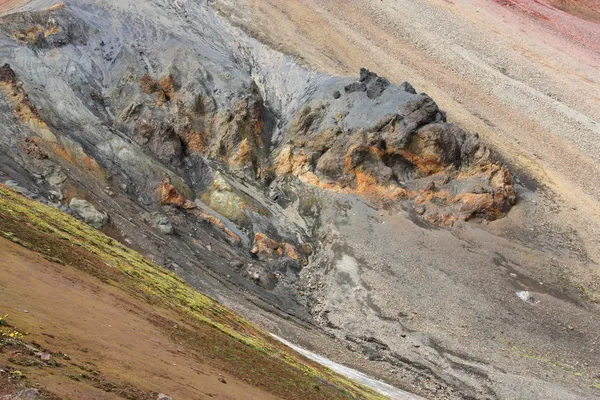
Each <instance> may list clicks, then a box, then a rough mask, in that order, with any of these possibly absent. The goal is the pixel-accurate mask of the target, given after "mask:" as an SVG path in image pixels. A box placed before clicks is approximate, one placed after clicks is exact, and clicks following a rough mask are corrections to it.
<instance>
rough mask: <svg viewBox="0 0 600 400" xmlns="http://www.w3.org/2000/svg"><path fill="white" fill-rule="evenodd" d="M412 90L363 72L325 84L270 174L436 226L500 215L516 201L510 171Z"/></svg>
mask: <svg viewBox="0 0 600 400" xmlns="http://www.w3.org/2000/svg"><path fill="white" fill-rule="evenodd" d="M342 91H343V92H344V95H343V96H341V97H339V98H337V99H334V100H331V93H341V92H342ZM413 92H414V90H410V86H409V85H408V84H406V83H405V84H404V85H403V86H400V87H399V86H395V85H391V84H390V83H389V82H388V81H387V80H386V79H385V78H381V77H378V76H377V75H376V74H375V73H373V72H370V71H368V70H365V69H363V70H361V74H360V78H359V80H358V81H354V82H353V81H352V80H351V79H350V78H332V79H330V80H328V81H327V82H325V83H324V84H323V85H321V86H320V87H319V89H318V90H317V91H316V92H315V93H314V94H313V95H312V96H311V98H310V99H309V100H308V101H307V102H306V104H304V105H303V107H302V108H301V110H300V111H299V112H298V113H297V114H296V116H295V118H294V120H293V122H292V123H291V126H290V127H289V129H288V130H287V132H286V134H285V136H284V139H283V141H282V144H281V149H280V150H279V153H278V155H277V156H276V162H275V169H276V175H278V176H282V175H286V174H291V175H295V176H298V177H300V178H301V179H302V180H304V181H305V182H309V183H312V184H315V185H318V186H322V187H324V188H327V189H332V190H341V191H348V192H351V193H358V194H362V195H365V196H367V197H368V198H370V199H373V200H374V201H377V200H378V199H380V200H381V199H390V200H396V199H404V200H411V201H410V203H411V204H412V205H415V206H417V207H418V210H419V211H418V213H419V214H420V215H422V216H423V218H425V219H427V220H428V221H430V222H432V223H435V224H439V225H451V224H452V223H453V222H454V221H456V220H458V219H461V220H469V219H472V218H476V217H479V218H484V219H488V220H494V219H497V218H499V217H502V216H503V215H504V214H505V213H506V212H507V211H508V210H509V209H510V207H511V206H512V205H513V204H514V202H515V191H514V188H513V185H512V180H511V176H510V173H509V171H508V170H507V169H506V167H504V166H503V165H501V164H499V163H495V162H493V159H492V157H491V153H490V151H489V149H488V148H487V147H486V146H485V145H484V144H483V143H482V142H481V140H480V138H479V137H478V136H477V135H470V134H468V133H466V132H465V131H463V130H462V129H460V128H459V127H457V126H455V125H452V124H448V123H446V122H445V119H446V118H445V114H444V113H443V112H442V111H441V110H440V109H439V108H438V107H437V105H436V104H435V102H434V101H433V100H432V99H431V98H430V97H429V96H427V95H425V94H419V95H417V94H416V93H413ZM334 97H335V96H334Z"/></svg>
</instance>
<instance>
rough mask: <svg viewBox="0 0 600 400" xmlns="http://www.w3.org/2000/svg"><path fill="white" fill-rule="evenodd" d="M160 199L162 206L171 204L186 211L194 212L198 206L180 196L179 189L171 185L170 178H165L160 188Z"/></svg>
mask: <svg viewBox="0 0 600 400" xmlns="http://www.w3.org/2000/svg"><path fill="white" fill-rule="evenodd" d="M158 191H159V199H160V203H161V204H171V205H174V206H178V207H181V208H185V209H186V210H192V209H195V208H196V204H194V202H193V201H191V200H187V199H186V198H185V197H183V196H182V195H180V194H179V192H178V191H177V188H175V186H173V185H172V184H171V179H170V178H169V177H164V178H163V180H162V182H161V184H160V186H159V188H158Z"/></svg>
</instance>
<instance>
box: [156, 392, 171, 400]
mask: <svg viewBox="0 0 600 400" xmlns="http://www.w3.org/2000/svg"><path fill="white" fill-rule="evenodd" d="M156 400H173V399H172V398H171V397H169V396H167V395H166V394H163V393H159V395H158V397H157V398H156Z"/></svg>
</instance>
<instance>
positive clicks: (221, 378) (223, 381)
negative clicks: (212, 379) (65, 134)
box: [219, 376, 227, 383]
mask: <svg viewBox="0 0 600 400" xmlns="http://www.w3.org/2000/svg"><path fill="white" fill-rule="evenodd" d="M219 382H221V383H227V381H226V380H225V378H223V377H222V376H220V377H219Z"/></svg>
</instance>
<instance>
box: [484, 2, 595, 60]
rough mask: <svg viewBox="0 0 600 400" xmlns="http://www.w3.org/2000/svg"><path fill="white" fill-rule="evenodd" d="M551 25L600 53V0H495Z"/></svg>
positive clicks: (559, 31) (562, 33) (564, 34)
mask: <svg viewBox="0 0 600 400" xmlns="http://www.w3.org/2000/svg"><path fill="white" fill-rule="evenodd" d="M493 2H495V3H498V4H500V5H502V6H504V7H506V8H510V9H514V10H515V11H518V12H521V13H524V14H527V15H529V16H531V17H533V18H535V19H537V20H541V21H543V22H544V23H546V24H549V25H550V26H551V27H552V28H553V29H555V30H556V31H557V32H558V33H560V34H561V35H563V36H566V37H568V38H570V39H571V40H573V41H575V42H577V43H578V44H580V45H582V46H584V47H586V48H588V49H590V50H592V51H595V52H600V2H599V1H597V0H533V1H532V0H493Z"/></svg>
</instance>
